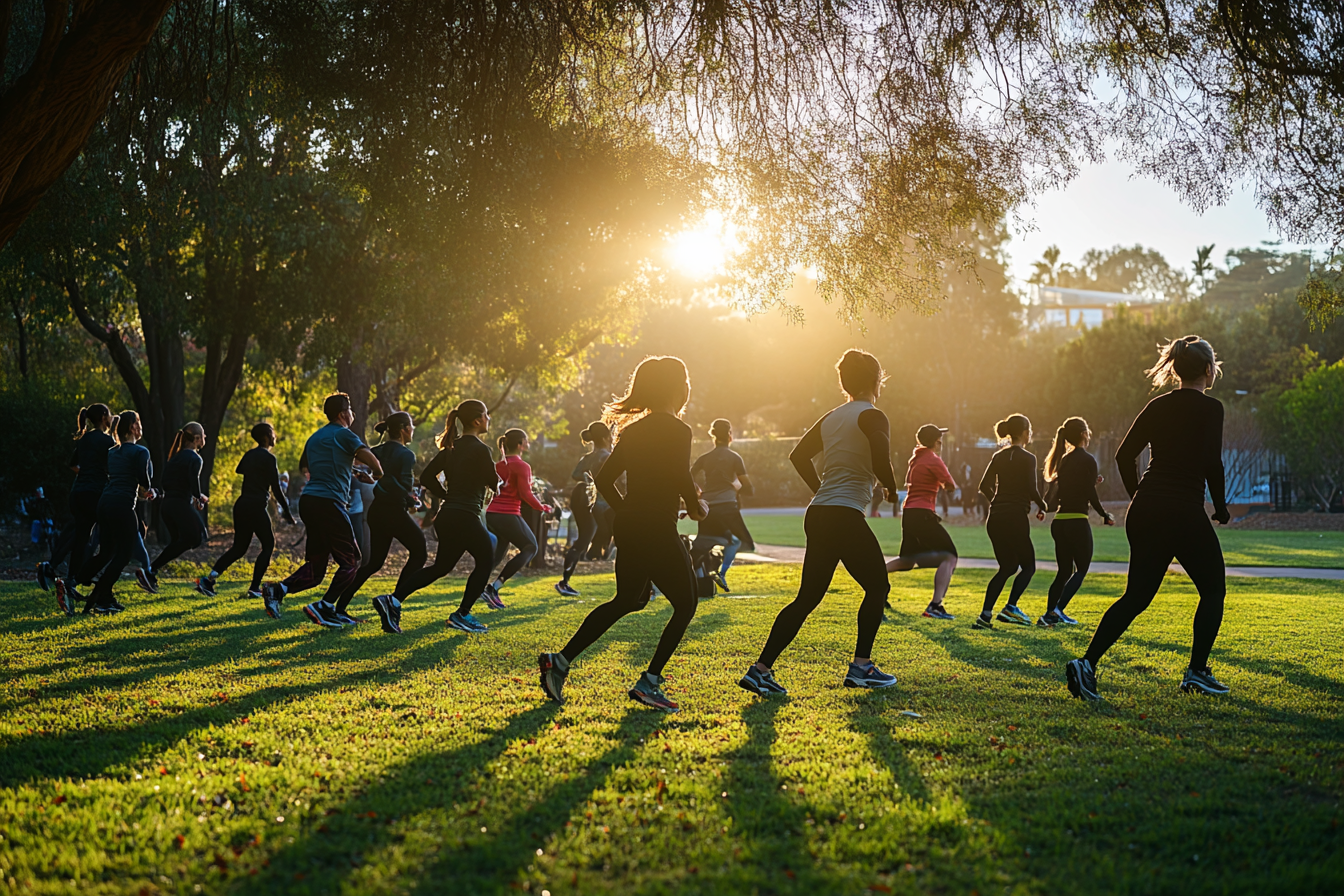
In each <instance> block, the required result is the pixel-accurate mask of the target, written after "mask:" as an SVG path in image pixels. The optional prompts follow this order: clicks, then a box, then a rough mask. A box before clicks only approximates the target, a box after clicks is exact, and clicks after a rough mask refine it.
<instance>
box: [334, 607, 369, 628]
mask: <svg viewBox="0 0 1344 896" xmlns="http://www.w3.org/2000/svg"><path fill="white" fill-rule="evenodd" d="M336 621H337V622H339V623H340V624H341V625H359V624H360V623H361V622H363V621H364V620H363V619H360V618H359V617H358V616H351V615H350V614H349V613H347V612H345V611H344V610H337V611H336Z"/></svg>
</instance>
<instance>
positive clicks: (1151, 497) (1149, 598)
mask: <svg viewBox="0 0 1344 896" xmlns="http://www.w3.org/2000/svg"><path fill="white" fill-rule="evenodd" d="M1220 372H1221V371H1220V370H1219V362H1218V356H1217V355H1216V354H1215V353H1214V350H1213V346H1212V345H1210V344H1209V343H1208V342H1207V341H1206V340H1204V339H1201V338H1200V337H1198V336H1183V337H1182V338H1180V339H1175V340H1172V341H1171V342H1169V343H1168V344H1167V345H1165V346H1163V347H1162V350H1161V353H1160V354H1159V355H1158V359H1157V363H1156V364H1155V365H1153V366H1152V367H1151V368H1150V369H1148V370H1146V371H1144V373H1145V374H1147V375H1148V376H1150V377H1152V379H1153V385H1154V386H1155V387H1156V388H1162V387H1163V386H1167V385H1170V384H1173V383H1175V384H1177V386H1178V388H1176V389H1173V390H1171V391H1170V392H1167V393H1166V394H1164V395H1159V396H1158V397H1157V398H1154V399H1153V400H1152V401H1150V402H1148V405H1147V407H1145V408H1144V409H1143V411H1141V412H1140V413H1139V416H1138V418H1136V419H1135V421H1134V424H1133V425H1132V426H1131V427H1130V428H1129V432H1128V433H1127V434H1126V435H1125V439H1124V441H1123V442H1121V443H1120V447H1119V448H1118V449H1116V452H1115V462H1116V464H1117V465H1118V466H1119V468H1120V479H1121V480H1122V481H1123V482H1124V484H1125V491H1127V492H1128V493H1129V495H1130V498H1131V500H1130V504H1129V512H1128V514H1126V516H1125V537H1126V538H1127V539H1128V540H1129V577H1128V579H1127V581H1126V582H1125V593H1124V594H1122V595H1121V596H1120V599H1119V600H1117V601H1116V602H1115V603H1113V604H1111V607H1110V609H1108V610H1107V611H1106V615H1104V616H1103V617H1102V618H1101V622H1100V623H1099V624H1098V625H1097V630H1096V632H1095V633H1094V634H1093V635H1092V643H1091V644H1090V645H1088V648H1087V653H1086V654H1085V655H1084V656H1082V657H1080V658H1079V659H1076V660H1073V661H1071V662H1070V663H1069V664H1068V666H1067V667H1066V671H1065V674H1066V680H1067V682H1068V685H1069V691H1070V693H1072V694H1073V695H1074V696H1075V697H1080V698H1083V699H1086V700H1100V699H1101V695H1100V694H1099V693H1098V692H1097V663H1098V662H1099V661H1100V660H1101V658H1102V656H1104V655H1105V654H1106V651H1107V650H1109V649H1110V648H1111V645H1113V644H1114V643H1115V642H1116V641H1117V640H1119V638H1120V636H1121V635H1123V634H1124V633H1125V630H1126V629H1127V628H1129V625H1130V623H1132V622H1133V621H1134V620H1135V619H1137V618H1138V616H1139V614H1140V613H1142V612H1143V611H1144V610H1146V609H1148V606H1149V604H1151V603H1152V602H1153V598H1154V597H1156V596H1157V592H1158V589H1160V588H1161V587H1162V579H1163V578H1164V577H1165V576H1166V574H1167V569H1168V567H1170V565H1171V561H1172V560H1177V561H1179V562H1180V564H1181V568H1182V569H1184V570H1185V572H1186V574H1187V575H1189V576H1190V579H1191V581H1193V582H1194V584H1195V590H1197V591H1198V592H1199V607H1198V609H1196V610H1195V624H1194V637H1193V640H1192V642H1191V645H1190V665H1189V666H1188V667H1187V668H1186V670H1185V674H1184V676H1183V677H1182V680H1181V690H1183V691H1186V692H1192V691H1198V692H1200V693H1203V694H1211V695H1221V694H1226V693H1227V692H1228V687H1227V685H1225V684H1223V683H1222V682H1220V681H1218V679H1216V678H1214V677H1213V671H1212V670H1211V669H1210V668H1209V652H1210V651H1211V650H1212V649H1213V642H1214V641H1215V640H1217V638H1218V629H1219V627H1220V626H1221V625H1222V622H1223V599H1224V597H1225V596H1226V594H1227V578H1226V576H1227V570H1226V567H1225V566H1224V565H1223V547H1222V545H1221V544H1220V543H1219V541H1218V533H1217V532H1215V531H1214V529H1213V524H1212V523H1211V522H1209V519H1210V518H1209V516H1208V515H1206V514H1205V512H1204V490H1205V486H1206V485H1207V487H1208V493H1209V497H1210V499H1211V500H1212V502H1213V516H1212V518H1213V520H1214V521H1215V522H1217V523H1219V524H1220V525H1221V524H1226V523H1227V522H1228V521H1229V520H1230V519H1231V516H1230V515H1229V514H1228V512H1227V501H1226V497H1225V495H1224V486H1225V477H1224V472H1223V404H1222V402H1220V401H1218V399H1216V398H1210V397H1209V396H1208V395H1205V394H1204V393H1205V392H1206V391H1208V390H1209V388H1210V387H1212V386H1213V381H1214V380H1215V379H1217V378H1218V375H1219V373H1220ZM1145 447H1148V448H1150V449H1151V454H1150V460H1149V462H1148V469H1147V471H1146V472H1145V473H1144V474H1143V479H1142V480H1140V479H1139V473H1138V468H1137V461H1138V458H1139V454H1140V452H1142V451H1143V449H1144V448H1145Z"/></svg>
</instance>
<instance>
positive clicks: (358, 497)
mask: <svg viewBox="0 0 1344 896" xmlns="http://www.w3.org/2000/svg"><path fill="white" fill-rule="evenodd" d="M367 472H368V470H366V469H364V468H363V467H361V466H360V465H359V464H355V465H354V466H353V467H351V468H350V504H349V506H347V507H346V510H345V512H346V513H347V514H349V516H350V528H351V529H353V530H354V532H355V547H357V548H359V556H361V557H367V556H369V540H368V537H367V536H366V534H365V531H364V530H365V529H366V528H367V526H366V519H365V517H366V513H365V511H367V510H368V509H369V502H368V501H367V500H365V499H366V497H367V496H366V495H365V494H364V489H362V488H360V486H361V485H363V482H361V480H360V478H359V474H360V473H367ZM365 478H368V477H365Z"/></svg>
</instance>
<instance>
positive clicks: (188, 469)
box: [146, 421, 210, 586]
mask: <svg viewBox="0 0 1344 896" xmlns="http://www.w3.org/2000/svg"><path fill="white" fill-rule="evenodd" d="M204 444H205V427H203V426H201V424H199V423H196V422H194V421H193V422H191V423H188V424H187V425H186V426H184V427H182V429H180V430H179V431H178V433H177V435H175V436H173V445H172V447H171V448H169V449H168V462H167V463H166V464H164V465H163V503H162V504H161V505H160V508H161V510H160V512H161V513H162V514H163V520H164V522H166V523H167V524H168V533H169V535H171V536H172V540H171V541H169V542H168V546H167V547H165V548H164V549H163V550H162V551H160V552H159V556H157V557H155V558H154V562H153V563H152V564H150V568H149V569H148V570H146V575H148V576H149V581H150V583H151V584H153V585H155V586H157V585H158V583H159V573H160V572H162V571H163V568H164V567H165V566H167V565H168V564H169V563H171V562H173V561H174V560H176V559H177V558H178V557H181V556H182V555H183V554H185V553H186V552H187V551H190V550H191V549H193V548H195V547H199V546H200V544H201V542H202V541H204V540H205V523H203V522H202V521H201V515H200V513H199V511H201V510H204V509H205V505H206V504H208V503H209V502H210V498H209V497H208V496H207V495H203V494H201V466H202V465H203V461H202V459H201V455H200V449H201V446H202V445H204Z"/></svg>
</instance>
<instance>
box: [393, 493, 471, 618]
mask: <svg viewBox="0 0 1344 896" xmlns="http://www.w3.org/2000/svg"><path fill="white" fill-rule="evenodd" d="M434 533H435V534H436V535H438V537H439V552H438V553H437V554H436V555H435V556H434V562H433V563H431V564H430V565H429V566H426V567H425V568H424V569H421V570H419V571H417V572H416V573H415V574H414V575H411V576H403V577H402V578H401V579H399V580H397V587H396V590H395V591H393V592H392V596H393V597H395V598H396V599H397V600H405V599H406V598H408V597H410V596H411V595H412V594H414V593H415V592H417V591H419V590H420V589H421V588H426V587H428V586H430V585H433V584H434V583H435V582H437V581H438V580H439V579H441V578H443V577H444V576H446V575H448V573H450V572H452V571H453V567H455V566H457V561H459V560H461V559H462V555H463V554H470V555H471V559H472V560H473V561H474V562H475V563H476V568H475V569H473V570H472V571H471V575H470V576H468V577H467V587H466V590H465V591H463V592H462V602H461V603H460V604H458V607H457V611H458V612H459V613H462V614H466V613H470V612H471V608H472V607H473V606H475V605H476V599H477V598H479V597H480V596H481V592H482V591H484V590H485V586H486V585H487V584H488V583H489V581H490V570H491V569H492V568H493V567H492V566H491V561H493V560H494V559H495V552H494V547H493V546H492V545H491V544H490V533H489V531H487V530H486V528H485V524H484V523H482V522H481V518H480V517H479V516H477V515H476V514H474V513H470V512H468V511H466V510H440V511H439V515H438V517H436V518H435V520H434Z"/></svg>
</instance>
